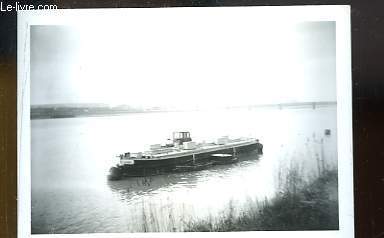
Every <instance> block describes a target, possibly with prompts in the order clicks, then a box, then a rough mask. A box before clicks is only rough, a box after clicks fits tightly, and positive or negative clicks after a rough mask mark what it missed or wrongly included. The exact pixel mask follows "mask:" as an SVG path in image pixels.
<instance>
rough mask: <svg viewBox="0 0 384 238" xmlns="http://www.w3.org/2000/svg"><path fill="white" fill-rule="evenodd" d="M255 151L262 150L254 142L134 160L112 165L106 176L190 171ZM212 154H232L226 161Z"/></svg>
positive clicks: (142, 175)
mask: <svg viewBox="0 0 384 238" xmlns="http://www.w3.org/2000/svg"><path fill="white" fill-rule="evenodd" d="M250 152H256V153H258V154H261V153H262V151H261V150H260V147H259V146H258V145H257V144H256V143H254V144H250V145H245V146H238V147H235V148H229V149H221V150H220V149H219V150H215V151H210V152H205V153H196V154H194V155H192V154H191V155H186V156H180V157H175V158H168V159H158V160H151V159H148V160H146V159H140V160H137V159H136V160H135V162H134V164H133V165H128V164H126V165H118V166H117V167H112V168H111V170H110V175H109V176H108V179H109V180H119V179H121V178H123V177H145V176H152V175H159V174H165V173H172V172H177V171H183V172H185V171H187V170H188V168H190V171H193V170H196V168H198V169H197V170H201V169H205V167H204V166H200V167H201V168H200V167H199V166H196V165H201V164H210V165H215V164H226V163H228V164H229V163H235V162H238V161H239V160H241V154H244V153H250ZM214 154H231V155H233V156H232V157H231V159H229V160H228V161H225V160H224V161H221V162H218V161H217V157H215V156H213V155H214ZM233 157H237V158H238V159H237V160H234V159H233Z"/></svg>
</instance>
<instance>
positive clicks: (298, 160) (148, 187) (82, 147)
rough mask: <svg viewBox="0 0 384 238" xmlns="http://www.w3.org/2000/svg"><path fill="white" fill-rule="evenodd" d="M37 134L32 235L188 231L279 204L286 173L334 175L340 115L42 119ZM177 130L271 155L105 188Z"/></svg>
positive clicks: (274, 112) (286, 112) (326, 110)
mask: <svg viewBox="0 0 384 238" xmlns="http://www.w3.org/2000/svg"><path fill="white" fill-rule="evenodd" d="M325 129H330V130H331V135H325V134H324V130H325ZM31 130H32V131H31V132H32V133H31V134H32V138H31V145H32V151H31V152H32V153H31V154H32V158H31V159H32V163H31V167H32V168H31V169H32V171H31V172H32V233H33V234H45V233H93V232H97V233H105V232H142V231H182V230H183V229H184V228H185V224H187V223H188V222H190V221H193V220H196V219H208V218H210V219H212V218H213V219H214V218H215V217H220V216H221V215H222V214H223V213H225V212H226V210H227V209H228V208H229V207H232V208H234V209H235V210H241V209H242V208H244V206H245V205H246V204H247V201H248V202H249V201H250V200H253V201H254V200H263V199H265V198H270V197H273V196H274V194H275V193H276V192H277V191H278V188H279V184H280V183H281V179H279V174H280V177H281V172H284V171H286V170H287V169H288V168H290V167H292V166H298V167H299V168H300V171H301V172H302V174H303V175H304V176H305V177H311V176H313V175H314V174H316V173H317V171H318V168H319V161H321V164H323V161H324V164H326V165H327V166H333V167H336V166H337V133H336V106H326V107H319V108H316V109H312V108H295V109H293V108H291V109H282V110H279V109H238V110H217V111H209V112H208V111H199V112H169V113H164V112H162V113H132V114H125V115H120V116H105V117H87V118H67V119H44V120H32V125H31ZM178 130H182V131H185V130H187V131H190V132H191V136H192V139H193V140H195V141H203V140H204V141H206V142H209V141H213V140H214V139H215V138H217V137H220V136H225V135H228V136H229V137H230V138H237V137H248V136H251V137H256V138H258V139H260V141H261V143H263V145H264V155H263V156H262V157H261V158H256V157H255V156H254V155H249V156H248V157H246V158H244V159H245V160H244V161H241V162H239V163H236V164H232V165H221V166H216V167H212V168H210V169H208V170H203V171H195V172H187V173H177V174H167V175H159V176H153V177H147V178H129V179H125V180H121V181H111V182H108V181H107V180H106V174H107V171H108V169H109V167H110V166H111V165H113V164H114V163H115V162H116V157H115V156H116V155H117V154H120V153H123V152H127V151H131V152H137V151H142V150H144V149H146V148H148V146H149V145H150V144H156V143H165V142H166V139H167V138H170V137H171V134H172V132H173V131H178Z"/></svg>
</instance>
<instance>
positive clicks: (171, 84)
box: [18, 6, 353, 237]
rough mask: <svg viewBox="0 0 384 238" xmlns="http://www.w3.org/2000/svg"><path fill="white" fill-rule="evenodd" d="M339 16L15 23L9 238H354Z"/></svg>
mask: <svg viewBox="0 0 384 238" xmlns="http://www.w3.org/2000/svg"><path fill="white" fill-rule="evenodd" d="M348 17H349V8H348V7H345V6H333V7H332V6H323V7H316V6H308V7H213V8H211V7H204V8H188V7H186V8H162V9H161V8H157V9H115V10H108V9H98V10H92V9H88V10H76V11H71V10H68V11H59V13H57V12H55V11H52V12H48V13H46V14H43V13H39V14H34V13H33V11H30V12H28V13H24V15H23V13H21V14H20V15H19V19H21V20H20V22H21V23H19V24H23V23H25V22H28V24H25V26H24V27H21V28H20V29H21V30H20V29H19V33H18V34H19V36H18V37H19V39H22V40H21V41H20V40H19V43H18V44H19V49H18V56H19V57H18V59H19V61H23V63H22V64H21V66H20V67H19V71H18V75H19V87H21V90H20V92H21V93H19V102H20V104H19V108H20V110H19V112H21V113H20V115H19V127H20V128H21V131H20V133H21V140H20V141H19V147H20V148H22V149H21V150H20V152H19V163H20V166H21V167H20V171H19V176H21V177H22V178H23V179H22V180H21V186H22V188H21V189H22V192H21V193H20V194H21V196H23V197H22V198H21V203H23V204H25V205H24V206H25V208H23V209H21V213H23V214H24V215H25V216H27V217H28V219H25V220H23V221H22V222H21V224H22V225H24V227H23V229H21V232H23V231H27V233H30V234H32V235H33V236H34V235H47V234H50V235H55V234H56V235H59V234H98V233H111V234H112V233H118V234H128V233H134V234H138V233H151V234H153V235H161V234H164V233H178V234H180V235H183V234H185V233H196V232H204V235H208V236H209V234H214V233H215V232H237V233H238V234H244V233H245V232H260V231H268V232H271V234H273V232H274V231H287V232H288V231H291V232H293V231H301V232H303V231H306V232H309V233H301V235H302V237H307V236H308V235H310V234H317V235H318V236H319V237H352V236H353V197H352V153H351V148H352V142H351V141H352V139H351V115H349V114H348V113H350V110H351V108H350V107H351V99H350V98H348V96H350V80H351V79H350V65H349V64H350V58H349V57H350V56H349V55H350V52H349V51H348V50H349V48H348V46H349V44H350V38H349V35H348V34H347V33H345V32H349V29H348V27H349V25H348V23H349V20H348ZM30 19H32V20H30ZM20 46H21V48H20ZM23 181H24V182H23ZM28 204H29V205H28ZM19 219H24V218H23V217H19ZM319 232H320V233H319ZM321 232H325V233H321ZM232 234H233V233H232ZM252 234H253V233H252ZM255 234H256V233H255ZM263 234H264V235H266V234H265V233H263ZM283 234H285V233H283ZM295 234H296V233H290V235H292V237H301V236H300V235H299V234H298V235H295ZM349 235H351V236H349ZM261 237H262V236H261ZM287 237H288V236H287ZM289 237H290V236H289ZM314 237H317V236H314Z"/></svg>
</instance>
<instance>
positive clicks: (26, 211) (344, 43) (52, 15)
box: [17, 5, 354, 238]
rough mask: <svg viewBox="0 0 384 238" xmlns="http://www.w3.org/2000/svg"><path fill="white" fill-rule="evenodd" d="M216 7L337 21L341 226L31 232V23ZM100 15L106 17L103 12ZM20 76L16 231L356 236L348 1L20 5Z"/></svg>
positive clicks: (109, 19)
mask: <svg viewBox="0 0 384 238" xmlns="http://www.w3.org/2000/svg"><path fill="white" fill-rule="evenodd" d="M173 11H179V12H193V11H212V12H215V11H217V12H221V13H226V12H228V13H229V14H231V16H232V17H233V16H236V14H243V13H248V14H249V13H250V12H251V13H252V14H254V15H255V20H262V21H268V22H281V21H292V22H303V21H335V22H336V87H337V134H338V138H337V145H338V150H337V151H338V179H339V180H338V181H339V186H338V195H339V230H338V231H251V232H236V233H234V232H228V233H225V232H221V233H215V232H211V233H200V232H190V233H181V232H180V233H106V234H100V233H99V234H73V235H59V234H46V235H31V160H30V158H31V130H30V128H31V123H30V62H29V60H30V58H29V57H30V27H31V26H33V25H76V24H79V23H80V22H81V24H113V23H114V22H116V21H122V20H125V18H126V17H127V16H129V17H131V18H134V17H135V16H138V15H141V14H148V17H151V16H153V15H154V14H158V13H161V14H163V13H171V12H173ZM100 16H102V17H100ZM17 22H18V26H17V29H18V30H17V39H18V43H17V44H18V45H17V47H18V51H17V59H18V60H17V65H18V68H17V80H18V81H17V82H18V96H17V99H18V108H17V110H18V121H17V145H18V149H17V159H18V206H17V207H18V237H20V238H24V237H31V236H32V237H36V238H39V237H116V238H119V237H181V236H182V237H188V238H189V237H201V236H220V237H232V236H242V237H253V236H254V235H255V234H257V235H258V237H263V238H268V237H287V238H290V237H292V238H293V237H294V238H301V237H303V238H304V237H308V236H311V237H312V238H320V237H321V238H323V237H332V238H336V237H338V238H341V237H348V238H349V237H354V207H353V152H352V151H353V150H352V142H353V141H352V80H351V32H350V29H351V28H350V27H351V26H350V6H346V5H340V6H263V7H259V6H247V7H204V8H193V7H181V8H180V7H178V8H127V9H82V10H80V9H68V10H49V11H19V12H18V15H17Z"/></svg>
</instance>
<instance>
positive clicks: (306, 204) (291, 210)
mask: <svg viewBox="0 0 384 238" xmlns="http://www.w3.org/2000/svg"><path fill="white" fill-rule="evenodd" d="M298 178H299V176H298V173H297V171H296V170H293V171H291V172H290V173H289V174H288V177H287V178H286V180H285V186H284V189H283V190H282V191H280V192H279V193H278V194H277V195H276V197H275V198H274V199H271V200H265V201H263V202H257V201H252V200H251V199H250V200H249V202H248V204H246V207H245V208H244V209H243V210H242V211H241V212H239V213H236V211H235V210H234V207H233V205H232V204H231V203H229V204H228V208H227V209H226V211H227V212H226V213H225V214H223V216H222V217H220V218H216V219H212V218H210V219H207V220H200V221H194V222H190V223H189V224H188V225H187V229H185V231H189V232H194V231H195V232H228V231H257V230H337V229H338V228H339V223H338V220H339V219H338V195H337V190H338V189H337V186H338V181H337V169H327V170H324V171H323V172H322V173H321V174H320V175H319V176H318V177H316V178H313V179H312V180H311V181H309V182H304V181H299V180H298Z"/></svg>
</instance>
